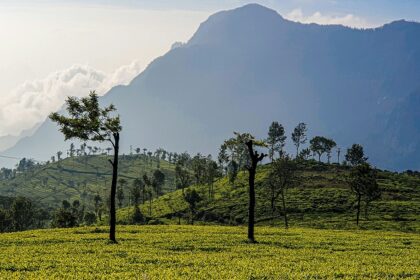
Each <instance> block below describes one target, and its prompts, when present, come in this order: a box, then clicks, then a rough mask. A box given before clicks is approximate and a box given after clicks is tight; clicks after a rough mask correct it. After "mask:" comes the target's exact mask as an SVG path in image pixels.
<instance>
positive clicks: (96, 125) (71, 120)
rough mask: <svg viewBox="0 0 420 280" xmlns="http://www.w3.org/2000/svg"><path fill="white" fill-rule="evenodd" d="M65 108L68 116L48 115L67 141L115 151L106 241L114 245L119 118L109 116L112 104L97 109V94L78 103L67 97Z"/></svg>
mask: <svg viewBox="0 0 420 280" xmlns="http://www.w3.org/2000/svg"><path fill="white" fill-rule="evenodd" d="M66 105H67V112H68V115H69V117H67V116H65V115H60V114H58V113H52V114H51V115H50V119H51V120H52V121H54V122H57V123H58V125H59V126H60V131H61V132H62V133H63V134H64V136H65V139H66V140H68V139H72V138H78V139H81V140H82V141H99V142H104V141H107V142H110V143H111V145H112V147H113V148H114V159H113V160H109V162H110V163H111V165H112V183H111V195H110V200H111V205H110V219H109V221H110V229H109V239H110V241H111V242H114V243H116V242H117V240H116V237H115V227H116V209H115V195H116V190H117V179H118V178H117V177H118V153H119V141H120V132H121V129H122V128H121V125H120V118H119V116H115V117H114V116H111V113H112V112H114V111H115V107H114V105H110V106H108V107H105V108H104V109H102V108H100V107H99V100H98V95H97V94H96V93H95V92H91V93H90V94H89V96H88V97H84V98H82V99H80V100H79V99H77V98H75V97H69V98H68V99H67V100H66Z"/></svg>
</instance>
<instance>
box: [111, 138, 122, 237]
mask: <svg viewBox="0 0 420 280" xmlns="http://www.w3.org/2000/svg"><path fill="white" fill-rule="evenodd" d="M114 141H115V143H114V161H113V162H112V183H111V207H110V215H109V216H110V219H109V240H111V242H114V243H117V239H116V238H115V227H116V223H117V217H116V211H115V194H116V192H117V179H118V152H119V144H120V134H119V133H114Z"/></svg>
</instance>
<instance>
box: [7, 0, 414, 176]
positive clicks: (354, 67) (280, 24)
mask: <svg viewBox="0 0 420 280" xmlns="http://www.w3.org/2000/svg"><path fill="white" fill-rule="evenodd" d="M419 38H420V24H418V23H412V22H406V21H398V22H393V23H390V24H387V25H385V26H383V27H380V28H376V29H367V30H356V29H351V28H347V27H343V26H320V25H316V24H309V25H307V24H300V23H295V22H291V21H288V20H285V19H283V18H282V17H281V16H280V15H278V14H277V13H276V12H274V11H272V10H270V9H267V8H265V7H262V6H259V5H247V6H244V7H241V8H238V9H235V10H230V11H223V12H220V13H217V14H215V15H213V16H211V17H210V18H209V19H208V20H207V21H206V22H204V23H203V24H201V26H200V27H199V28H198V30H197V32H196V33H195V34H194V36H193V37H192V38H191V40H190V41H189V42H187V43H186V44H184V45H182V46H180V47H176V48H174V49H172V50H171V51H169V52H168V53H167V54H165V55H164V56H162V57H160V58H158V59H156V60H155V61H154V62H153V63H151V64H150V65H149V67H147V69H146V70H145V71H144V72H143V73H142V74H140V75H139V76H138V77H137V78H135V79H134V80H133V81H132V82H131V84H130V85H129V86H119V87H116V88H114V89H112V90H111V91H110V92H109V93H108V94H107V95H106V96H105V97H104V98H103V99H102V102H103V103H104V104H108V103H114V104H115V105H116V107H117V108H118V110H119V112H120V114H121V118H122V120H123V133H122V139H123V140H122V141H123V143H122V146H123V149H126V150H127V149H128V146H129V145H140V146H143V147H144V146H146V147H148V148H157V147H159V146H164V147H165V148H167V149H169V150H173V151H184V150H189V151H192V152H199V151H200V152H204V153H215V152H216V150H217V148H218V147H219V145H220V144H221V143H222V141H223V139H225V138H227V137H229V135H231V133H232V131H249V132H251V133H253V134H255V135H257V136H258V137H265V135H266V131H267V127H268V126H269V124H270V123H271V121H273V120H278V121H280V122H281V123H283V124H284V125H285V126H286V129H287V130H288V132H289V134H290V132H291V130H292V129H293V127H294V126H295V125H296V124H297V123H298V122H301V121H304V122H306V123H308V126H309V129H310V134H311V136H313V135H326V136H329V137H333V138H334V139H335V140H336V141H337V143H338V144H339V145H340V146H342V147H345V146H348V145H350V144H352V143H354V142H359V143H361V144H364V145H366V146H367V153H368V155H369V156H370V158H371V159H372V160H373V162H374V163H375V164H376V165H378V166H380V167H382V168H390V169H403V168H407V167H406V166H407V165H408V164H409V163H410V162H411V161H410V159H409V158H411V157H413V154H407V155H404V157H402V158H401V159H400V160H398V161H394V160H392V159H393V158H394V156H395V154H399V153H400V150H399V149H405V147H396V150H395V151H393V153H392V154H390V155H389V158H388V159H386V160H384V159H383V158H381V153H382V151H378V150H377V149H375V147H376V146H377V144H378V143H377V142H375V141H371V140H370V139H371V138H372V137H371V136H372V135H382V134H383V133H385V130H386V126H387V121H388V119H389V117H390V112H392V111H393V110H394V109H395V108H396V107H397V106H398V104H399V102H401V100H404V99H406V98H408V96H409V93H411V92H413V91H414V90H415V89H417V88H418V87H420V81H419V79H418V77H420V64H419V63H418V62H419V61H420V39H419ZM404 133H405V134H401V135H398V136H397V137H399V138H400V139H411V141H412V142H410V143H416V142H419V141H420V139H418V138H414V137H412V136H413V135H411V134H410V132H409V131H405V132H404ZM407 133H408V134H407ZM60 137H61V139H62V136H60V135H59V133H58V132H57V131H56V129H55V128H54V126H53V125H52V124H48V121H47V123H45V124H44V125H43V127H41V128H40V129H39V131H38V132H37V133H36V134H35V135H34V136H32V137H30V138H27V139H25V140H22V141H21V142H20V143H18V144H17V145H16V146H15V147H14V148H12V149H10V150H8V151H7V154H10V155H14V156H31V157H36V158H40V159H45V158H49V156H48V155H49V154H52V153H54V152H55V151H57V150H59V149H64V144H63V142H62V141H60V140H58V139H59V138H60ZM415 137H417V136H415ZM50 139H51V140H50ZM401 143H403V141H402V142H401ZM32 146H33V147H37V148H36V149H32V148H31V147H32ZM289 148H290V147H289Z"/></svg>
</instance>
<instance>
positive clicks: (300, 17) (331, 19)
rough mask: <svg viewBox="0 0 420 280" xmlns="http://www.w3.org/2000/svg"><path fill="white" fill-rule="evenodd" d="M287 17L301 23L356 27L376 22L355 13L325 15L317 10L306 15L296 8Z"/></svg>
mask: <svg viewBox="0 0 420 280" xmlns="http://www.w3.org/2000/svg"><path fill="white" fill-rule="evenodd" d="M285 17H286V18H287V19H289V20H292V21H298V22H301V23H318V24H322V25H330V24H341V25H344V26H349V27H356V28H371V27H375V25H374V24H372V23H370V22H368V21H367V20H365V19H363V18H360V17H357V16H355V15H353V14H346V15H325V14H322V13H321V12H315V13H313V14H312V15H304V14H303V12H302V10H301V9H294V10H292V11H291V12H290V13H288V14H287V15H286V16H285Z"/></svg>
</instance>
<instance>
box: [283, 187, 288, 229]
mask: <svg viewBox="0 0 420 280" xmlns="http://www.w3.org/2000/svg"><path fill="white" fill-rule="evenodd" d="M281 200H282V203H283V213H284V227H285V228H286V229H288V228H289V222H288V220H287V210H286V198H285V197H284V190H283V189H282V190H281Z"/></svg>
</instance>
